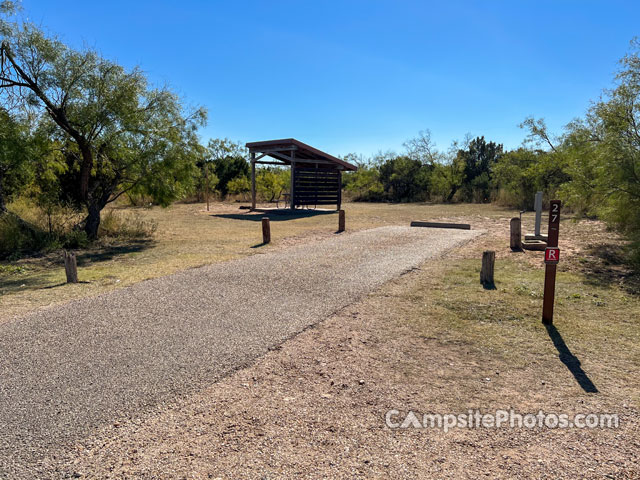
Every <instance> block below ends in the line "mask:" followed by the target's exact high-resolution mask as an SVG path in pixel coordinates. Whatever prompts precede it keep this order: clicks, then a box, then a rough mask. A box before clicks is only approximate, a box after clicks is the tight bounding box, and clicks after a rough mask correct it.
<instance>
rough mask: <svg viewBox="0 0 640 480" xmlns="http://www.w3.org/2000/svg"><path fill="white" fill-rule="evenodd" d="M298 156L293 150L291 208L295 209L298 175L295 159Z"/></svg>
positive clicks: (290, 187) (290, 188)
mask: <svg viewBox="0 0 640 480" xmlns="http://www.w3.org/2000/svg"><path fill="white" fill-rule="evenodd" d="M295 156H296V152H295V150H292V151H291V184H290V186H289V206H290V207H291V210H295V209H296V197H295V191H294V188H295V184H296V182H295V178H294V177H295V175H296V162H295V160H294V158H295Z"/></svg>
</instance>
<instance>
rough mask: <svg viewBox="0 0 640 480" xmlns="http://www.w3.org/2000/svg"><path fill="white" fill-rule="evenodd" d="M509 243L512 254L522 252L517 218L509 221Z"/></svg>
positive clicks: (520, 230)
mask: <svg viewBox="0 0 640 480" xmlns="http://www.w3.org/2000/svg"><path fill="white" fill-rule="evenodd" d="M509 243H510V244H511V250H513V251H514V252H520V251H522V226H521V223H520V219H519V218H518V217H514V218H512V219H511V237H510V242H509Z"/></svg>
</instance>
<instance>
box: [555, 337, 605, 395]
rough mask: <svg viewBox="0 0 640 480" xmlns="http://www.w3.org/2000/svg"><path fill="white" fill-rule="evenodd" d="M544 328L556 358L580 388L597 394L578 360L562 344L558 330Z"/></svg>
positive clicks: (565, 345)
mask: <svg viewBox="0 0 640 480" xmlns="http://www.w3.org/2000/svg"><path fill="white" fill-rule="evenodd" d="M545 327H546V329H547V333H548V334H549V338H551V341H552V342H553V346H554V347H556V350H557V351H558V358H559V359H560V361H561V362H562V363H564V364H565V366H566V367H567V368H568V369H569V371H570V372H571V374H572V375H573V377H574V378H575V379H576V381H577V382H578V384H579V385H580V387H582V389H583V390H584V391H585V392H587V393H598V389H597V388H596V386H595V385H594V384H593V382H592V381H591V379H590V378H589V377H588V376H587V374H586V373H585V371H584V370H583V369H582V365H581V364H580V360H579V359H578V357H576V356H575V355H574V354H573V353H571V350H569V347H568V346H567V344H566V343H565V342H564V339H563V338H562V335H560V332H559V331H558V329H557V328H556V327H554V326H553V325H545Z"/></svg>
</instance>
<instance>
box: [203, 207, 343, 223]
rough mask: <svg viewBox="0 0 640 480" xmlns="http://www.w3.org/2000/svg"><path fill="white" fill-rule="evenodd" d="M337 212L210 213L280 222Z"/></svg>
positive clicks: (220, 215)
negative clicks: (267, 218) (265, 218)
mask: <svg viewBox="0 0 640 480" xmlns="http://www.w3.org/2000/svg"><path fill="white" fill-rule="evenodd" d="M336 213H338V212H337V211H334V210H296V211H295V212H293V213H286V212H283V211H278V212H277V213H276V212H247V213H217V214H213V215H211V216H212V217H217V218H228V219H231V220H248V221H250V222H261V221H262V219H263V218H264V217H269V220H270V221H272V222H282V221H286V220H296V219H298V218H308V217H316V216H318V215H334V214H336Z"/></svg>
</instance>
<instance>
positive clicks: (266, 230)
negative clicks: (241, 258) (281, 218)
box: [262, 217, 271, 243]
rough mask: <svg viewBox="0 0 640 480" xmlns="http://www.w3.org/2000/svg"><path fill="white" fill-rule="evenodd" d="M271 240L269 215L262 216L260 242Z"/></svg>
mask: <svg viewBox="0 0 640 480" xmlns="http://www.w3.org/2000/svg"><path fill="white" fill-rule="evenodd" d="M269 242H271V225H270V224H269V217H262V243H269Z"/></svg>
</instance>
